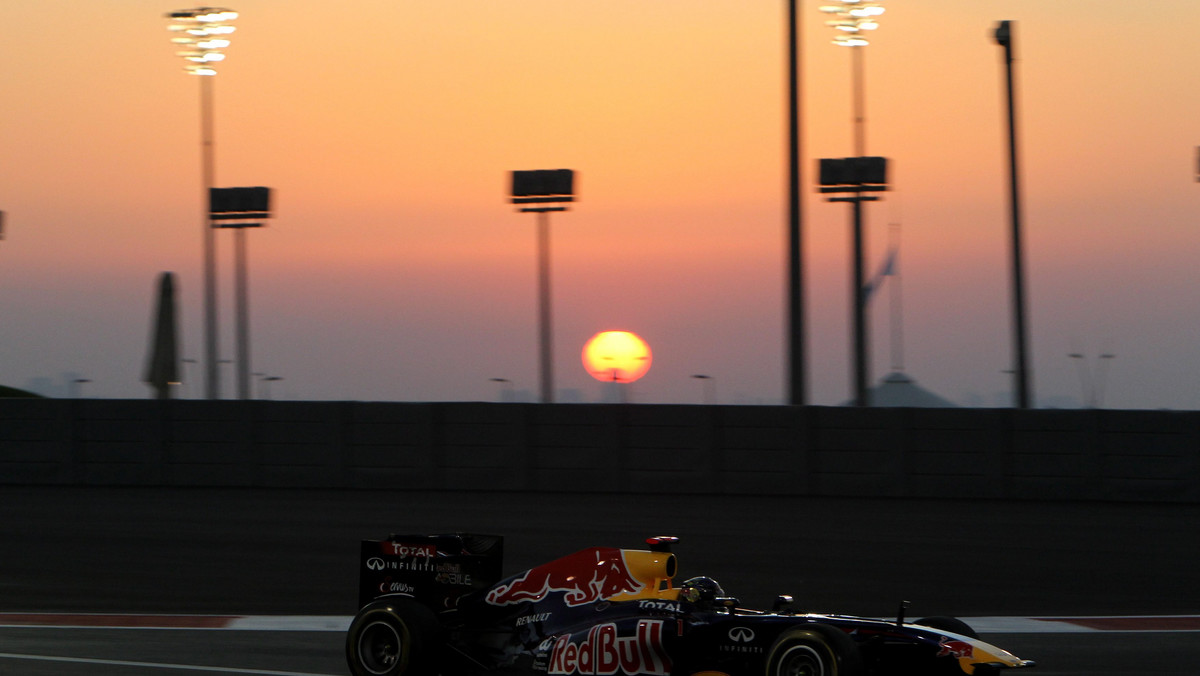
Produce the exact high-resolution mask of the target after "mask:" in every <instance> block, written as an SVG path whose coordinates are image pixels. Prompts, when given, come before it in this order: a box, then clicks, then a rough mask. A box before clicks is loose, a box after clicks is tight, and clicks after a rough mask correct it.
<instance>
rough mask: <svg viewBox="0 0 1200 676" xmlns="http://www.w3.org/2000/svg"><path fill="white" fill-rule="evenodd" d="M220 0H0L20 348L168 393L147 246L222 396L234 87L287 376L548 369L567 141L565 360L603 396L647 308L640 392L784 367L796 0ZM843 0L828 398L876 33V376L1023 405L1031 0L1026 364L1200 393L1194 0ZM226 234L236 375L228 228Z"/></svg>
mask: <svg viewBox="0 0 1200 676" xmlns="http://www.w3.org/2000/svg"><path fill="white" fill-rule="evenodd" d="M198 4H199V3H198ZM217 4H219V5H221V6H225V5H227V4H228V5H229V10H230V11H236V12H237V18H236V20H235V21H234V22H233V23H232V24H231V25H236V26H237V31H236V32H235V33H233V34H232V37H230V36H228V35H218V36H204V37H207V38H213V37H215V38H216V39H219V40H225V39H228V40H229V41H230V43H231V44H229V45H227V46H226V45H224V43H223V42H217V43H213V42H211V41H210V40H204V41H203V42H205V45H206V46H205V47H200V46H199V45H198V44H197V45H194V47H195V49H200V50H202V49H206V48H211V49H219V51H220V52H221V53H222V54H224V56H225V58H224V59H223V60H221V61H219V62H215V63H207V64H198V65H201V66H204V65H208V66H215V68H216V70H217V71H219V72H218V73H217V74H216V75H214V76H204V77H193V76H191V75H189V74H188V73H187V72H184V70H183V69H182V68H181V67H182V66H184V65H185V64H192V63H193V62H190V61H184V60H181V58H180V56H178V55H177V52H179V51H188V50H184V49H183V48H181V47H180V46H179V45H177V44H173V43H172V42H171V38H172V37H181V36H180V35H178V33H179V32H178V31H175V32H172V31H168V30H167V26H168V25H170V24H171V23H172V22H171V21H170V20H168V19H167V18H166V15H167V14H169V13H171V12H178V11H180V10H181V9H182V8H184V7H186V6H187V5H186V3H185V4H180V3H179V2H178V0H138V1H137V2H131V1H124V2H95V1H93V2H87V1H85V0H38V1H37V2H0V22H2V23H3V25H4V26H6V31H5V36H4V43H3V45H2V46H0V51H3V52H4V54H5V56H6V57H7V58H6V64H7V67H6V68H4V69H0V97H2V100H3V101H4V105H3V106H0V158H2V161H0V211H3V212H5V215H6V216H5V226H4V238H3V239H2V240H0V317H2V318H3V324H2V326H3V328H2V329H0V336H2V337H3V341H2V342H0V345H2V348H0V384H2V385H8V386H14V387H18V388H23V389H33V390H35V391H37V390H38V388H39V387H42V386H41V385H38V386H37V387H31V383H32V382H35V381H37V382H42V381H46V382H48V383H49V385H48V386H47V387H42V391H44V392H46V393H48V394H55V393H56V391H55V390H54V386H57V394H58V396H65V393H66V392H67V388H65V387H64V383H66V382H70V381H71V380H73V379H77V378H83V379H87V380H88V381H90V382H89V383H88V384H87V385H86V387H85V388H84V390H83V391H84V393H85V394H86V395H88V396H94V397H98V398H139V397H143V396H146V395H147V394H148V392H147V388H146V386H145V385H144V384H143V383H142V382H141V381H140V375H141V371H142V368H143V364H144V362H145V359H146V352H147V338H148V335H149V332H150V324H151V321H150V315H151V310H152V307H153V298H154V292H155V291H154V289H155V280H156V279H157V277H158V275H159V274H161V273H162V272H165V271H171V272H174V273H175V275H176V280H177V290H178V291H177V292H178V295H179V311H180V332H181V340H182V344H181V348H180V350H181V356H182V357H184V358H185V359H190V360H193V361H191V362H188V363H187V364H185V367H184V369H183V376H184V384H183V385H182V386H181V388H180V390H179V394H180V396H182V397H186V398H192V397H196V396H199V395H200V393H201V390H202V387H201V383H200V375H201V374H202V373H203V369H202V365H201V364H198V363H196V361H197V360H203V357H204V354H203V352H204V347H205V340H204V338H205V332H204V328H205V322H204V314H203V307H204V296H203V290H204V283H203V280H204V272H203V267H202V255H201V254H202V233H201V227H200V224H201V214H202V211H203V209H202V200H203V199H204V197H203V193H202V183H203V181H202V176H201V174H202V169H201V143H200V141H201V127H202V125H201V114H200V110H201V106H200V103H201V98H202V95H201V93H202V87H204V86H211V88H212V97H213V98H212V108H213V113H214V119H213V122H214V132H215V143H214V145H213V147H212V150H213V153H214V165H215V184H216V186H217V187H231V186H269V187H270V188H271V189H272V199H273V202H274V204H273V213H274V218H273V219H272V220H271V222H270V223H269V224H268V225H267V226H266V227H263V228H261V229H259V230H258V231H256V232H255V233H254V235H253V236H252V237H250V238H248V239H249V243H248V248H249V251H248V261H249V295H250V299H249V308H250V326H251V336H250V341H251V343H252V349H251V354H252V355H253V364H251V367H252V371H253V372H254V373H264V374H267V376H270V377H282V378H283V380H280V381H275V383H274V384H273V385H272V393H273V395H274V396H275V397H276V398H279V399H312V400H326V399H338V400H343V399H348V400H386V401H458V400H464V401H475V400H482V399H486V398H489V397H492V396H493V395H494V383H492V382H491V381H490V380H489V379H490V378H493V377H503V378H505V379H507V380H509V381H511V383H512V388H513V390H514V391H516V392H518V393H519V392H521V391H523V390H525V391H530V392H532V391H534V390H536V389H537V388H536V386H535V383H536V382H537V379H538V373H539V365H538V357H539V352H538V348H537V345H538V320H537V311H538V308H537V304H536V298H537V296H536V289H537V284H536V274H537V267H536V260H537V258H536V241H537V240H536V237H535V229H534V219H533V218H531V217H529V216H528V215H527V214H521V213H519V212H518V211H517V210H516V209H514V208H513V205H512V204H511V203H510V201H509V195H508V192H507V191H508V190H509V185H508V183H509V179H510V172H511V171H513V170H519V169H529V168H554V167H570V168H572V169H574V170H576V171H577V172H579V179H580V184H579V186H578V193H579V194H578V199H577V201H576V202H573V203H572V204H571V207H570V212H569V213H565V214H561V215H555V217H554V218H553V225H552V226H551V240H552V241H551V249H552V255H551V260H552V268H553V270H552V279H553V335H554V338H555V340H554V345H555V349H554V350H553V355H552V356H553V360H554V373H555V374H556V379H555V387H556V388H558V389H559V390H562V391H564V392H565V393H566V394H570V395H572V396H575V397H576V400H580V401H584V402H589V401H595V400H596V398H597V397H601V396H606V394H607V391H608V390H611V389H613V388H606V387H602V386H598V385H597V384H596V383H595V382H594V381H593V380H592V376H590V375H589V374H588V372H586V371H585V370H583V369H580V368H579V366H578V363H579V362H578V361H576V360H577V359H578V354H579V352H578V350H579V348H580V346H581V345H582V344H583V343H584V342H585V341H586V340H587V339H588V338H589V337H590V336H592V335H593V334H594V333H595V332H596V331H597V330H598V327H609V326H625V327H637V329H638V331H639V332H640V333H642V335H645V336H652V337H653V341H654V350H655V352H657V353H658V354H659V355H660V356H661V357H663V358H662V359H660V360H659V362H658V364H657V365H656V366H655V372H654V373H653V374H651V376H650V377H645V378H643V379H642V380H641V381H640V382H639V383H638V384H637V385H636V388H637V399H638V402H639V403H680V402H694V401H695V399H696V381H694V380H693V379H692V378H691V375H692V374H695V373H707V374H712V375H713V376H714V377H715V378H719V382H720V383H721V399H722V401H723V402H728V403H731V404H779V403H782V402H783V400H784V393H785V387H784V382H783V381H784V378H783V375H784V374H785V373H786V372H787V363H788V361H787V360H788V355H787V353H786V350H785V342H784V337H785V328H784V327H785V324H786V314H787V313H786V307H787V305H786V297H785V296H786V288H787V287H786V280H787V269H786V267H787V258H788V256H787V254H788V251H787V239H786V228H787V213H788V200H787V192H786V179H787V175H788V166H787V165H788V155H787V149H786V137H787V112H788V109H787V106H786V103H787V101H786V98H787V97H786V87H787V70H786V69H785V64H786V40H785V38H786V31H785V28H786V25H785V24H786V14H787V12H786V3H785V2H784V1H783V0H605V2H602V3H588V2H563V0H514V1H511V2H486V1H481V0H435V1H432V2H431V1H430V0H355V1H354V2H350V3H341V4H337V5H336V6H335V5H331V4H330V3H328V2H316V1H315V0H228V3H226V2H221V3H217ZM843 4H845V3H842V2H839V1H836V0H800V2H798V3H797V5H798V9H799V11H800V15H801V21H802V25H801V30H800V37H801V45H800V52H801V57H802V58H801V61H802V89H803V97H802V105H801V106H800V108H801V111H802V113H803V137H804V147H803V149H802V153H801V154H802V157H803V167H802V168H803V171H804V172H805V176H804V177H803V181H802V183H803V184H802V190H803V209H802V211H803V216H804V219H803V233H804V234H803V245H804V253H803V256H804V275H803V277H804V280H805V285H806V294H805V296H806V299H807V307H806V315H807V329H806V331H807V333H808V335H807V347H808V362H809V364H808V365H809V379H810V385H809V389H810V398H809V402H810V403H812V404H816V405H838V404H840V403H841V402H844V401H846V400H847V398H848V396H849V394H850V389H851V378H850V371H851V369H850V360H851V358H850V352H851V347H852V341H851V331H850V317H851V312H850V306H851V302H852V299H851V297H850V286H849V278H850V275H851V273H850V263H851V256H850V253H851V228H850V223H849V211H848V209H847V208H846V206H845V205H839V204H830V203H828V202H826V201H825V196H823V195H821V194H818V193H817V191H816V186H815V184H814V178H815V177H814V173H815V172H814V169H815V167H816V163H817V160H818V159H820V158H836V157H847V156H850V155H851V154H853V153H854V152H855V150H854V148H855V134H854V130H855V115H854V102H855V97H854V89H853V87H852V82H853V81H854V78H853V77H852V76H853V74H854V72H855V68H854V63H855V61H854V54H855V53H857V54H858V56H859V57H861V65H862V77H863V94H864V105H865V111H864V112H865V120H864V122H863V125H862V127H863V129H864V136H865V146H866V148H865V150H866V154H868V155H878V156H883V157H887V158H888V159H889V165H888V166H889V180H890V182H891V189H890V190H889V191H887V192H886V193H881V194H879V195H878V196H879V197H880V198H881V199H880V201H878V202H872V203H870V204H869V205H866V207H865V209H864V211H865V216H864V232H865V236H866V244H865V249H866V250H865V255H864V258H865V260H866V263H867V268H868V270H869V271H872V272H873V271H874V270H876V269H877V267H878V265H879V264H880V262H881V260H882V258H883V255H884V253H885V251H886V249H887V246H888V233H889V231H890V229H891V228H890V225H891V224H892V223H897V224H899V229H900V232H901V234H900V242H901V244H900V255H899V261H900V264H899V270H900V271H901V272H900V274H901V275H902V276H903V280H902V284H901V283H900V282H901V280H900V279H899V278H888V281H887V282H885V284H884V286H885V287H888V286H889V285H891V286H892V288H896V287H901V288H902V298H900V297H897V298H895V299H893V297H892V294H891V293H890V289H888V288H884V289H883V291H882V292H881V293H878V294H875V295H874V296H873V298H872V300H871V304H870V306H869V307H868V313H869V315H870V317H869V320H870V321H869V326H870V329H871V334H870V336H869V352H870V358H871V361H872V369H871V371H872V372H871V378H870V380H871V381H873V382H874V381H878V380H879V379H880V378H882V377H883V376H884V375H886V373H887V372H888V370H889V366H890V365H891V362H892V346H893V345H897V346H902V347H903V350H902V352H903V354H902V355H900V356H901V357H902V361H903V366H904V368H905V370H906V372H908V373H910V374H911V375H912V376H913V377H914V378H915V379H916V380H918V381H919V382H921V383H922V386H924V387H927V388H928V389H930V390H932V391H934V392H936V393H938V394H940V395H942V396H945V397H946V398H948V399H950V400H953V401H955V402H957V403H960V404H963V405H970V406H997V405H999V406H1008V405H1009V404H1010V402H1011V397H1010V394H1011V389H1012V388H1011V386H1012V378H1011V376H1010V375H1009V374H1007V373H1006V372H1007V371H1009V370H1011V368H1012V364H1011V362H1012V349H1011V343H1012V340H1011V328H1010V313H1009V309H1010V298H1009V257H1008V238H1007V234H1008V223H1009V219H1008V212H1007V199H1008V192H1007V166H1006V158H1007V153H1006V151H1007V147H1006V132H1005V112H1006V111H1005V109H1004V108H1005V98H1004V95H1003V89H1002V86H1003V63H1002V53H1001V50H1000V49H999V47H998V46H997V45H996V43H995V41H994V40H993V38H992V35H991V31H992V30H993V29H994V26H995V24H996V22H997V21H1000V20H1011V21H1013V22H1014V23H1013V26H1014V27H1015V33H1014V35H1015V47H1016V54H1015V58H1016V60H1015V66H1016V84H1017V87H1018V93H1017V97H1016V101H1017V105H1018V111H1017V112H1018V116H1019V117H1018V120H1019V136H1020V142H1021V147H1020V150H1021V155H1020V157H1021V165H1022V175H1021V181H1022V188H1023V190H1022V196H1023V200H1024V207H1023V210H1024V214H1023V227H1024V247H1025V254H1026V259H1025V264H1026V267H1025V269H1026V271H1027V275H1028V279H1027V291H1028V299H1027V302H1028V306H1029V328H1030V333H1031V336H1030V338H1031V340H1030V343H1031V344H1030V348H1031V357H1032V362H1033V363H1032V370H1033V372H1034V376H1033V382H1034V394H1035V397H1036V398H1037V399H1038V400H1039V401H1040V402H1041V403H1040V404H1039V405H1041V406H1059V407H1073V406H1079V405H1081V402H1082V401H1083V399H1082V398H1081V390H1082V389H1083V388H1082V387H1081V383H1080V380H1081V378H1080V375H1079V368H1078V367H1079V366H1080V364H1081V363H1085V362H1081V360H1078V359H1072V358H1070V357H1068V354H1075V353H1078V354H1083V355H1090V356H1091V358H1092V362H1086V363H1093V362H1094V361H1095V358H1096V355H1100V354H1113V355H1116V357H1115V358H1114V359H1109V360H1105V362H1104V368H1105V369H1106V377H1105V382H1106V383H1107V385H1106V387H1107V389H1108V392H1107V393H1106V395H1105V397H1104V401H1105V402H1106V405H1107V406H1110V407H1114V408H1200V388H1196V387H1195V386H1194V383H1196V382H1200V359H1198V358H1197V357H1196V356H1195V349H1194V343H1195V341H1194V340H1193V338H1194V337H1195V336H1196V335H1200V328H1198V327H1197V323H1198V321H1200V320H1197V318H1198V317H1200V294H1197V293H1196V292H1195V279H1194V278H1195V267H1196V265H1195V261H1196V260H1197V259H1200V228H1197V227H1196V225H1195V224H1196V221H1197V217H1198V215H1200V184H1197V183H1196V180H1195V179H1196V176H1195V174H1196V171H1195V168H1196V167H1195V157H1196V146H1197V145H1200V88H1197V87H1194V86H1191V84H1190V83H1193V82H1196V81H1198V80H1200V47H1198V46H1197V41H1196V40H1195V39H1194V36H1193V33H1194V30H1193V29H1194V28H1195V27H1196V26H1197V25H1200V2H1197V0H1161V2H1158V3H1155V5H1154V7H1155V9H1154V11H1147V9H1146V6H1144V3H1130V2H1090V3H1087V8H1086V11H1083V10H1081V9H1080V7H1079V6H1077V5H1081V4H1082V3H1061V2H1060V3H1047V2H1044V1H1043V0H1005V2H1003V3H999V2H977V1H973V0H921V1H920V2H915V1H911V0H909V1H904V2H901V1H892V0H881V1H880V2H878V3H865V4H867V5H879V6H880V7H884V6H885V7H886V8H887V11H886V13H885V14H883V15H882V16H881V17H868V18H875V19H878V23H879V28H878V30H867V31H865V32H866V33H869V38H870V44H869V45H866V46H864V47H855V48H853V49H844V48H842V47H839V46H837V45H834V44H830V43H831V40H832V39H833V38H835V37H836V35H837V34H838V33H839V32H844V31H841V30H834V29H832V28H831V27H830V26H827V25H826V23H825V22H826V21H827V20H829V19H830V18H831V15H830V13H825V12H822V11H821V9H820V8H821V7H822V6H833V5H843ZM1163 16H1170V17H1171V19H1170V21H1169V22H1165V23H1164V22H1163V20H1162V17H1163ZM175 23H178V22H175ZM1067 25H1069V26H1070V39H1064V33H1063V27H1064V26H1067ZM197 37H199V36H197ZM1147 44H1153V45H1154V47H1153V48H1152V49H1148V48H1146V45H1147ZM189 50H190V47H189ZM314 50H315V51H314ZM98 55H103V56H102V58H101V59H100V62H98V61H97V58H98ZM185 58H186V57H185ZM204 83H207V85H205V84H204ZM216 240H217V243H216V257H217V279H218V287H219V294H218V296H219V297H218V303H217V312H218V314H219V318H220V327H219V333H220V339H219V342H220V354H219V357H220V362H221V363H222V364H223V365H222V366H221V367H220V368H221V369H222V370H223V375H222V376H221V377H222V380H223V383H222V385H223V388H222V389H223V396H224V397H226V398H227V397H229V396H231V395H232V394H233V388H232V384H233V380H232V376H233V373H234V367H233V366H230V365H229V364H228V363H225V361H226V360H229V359H233V358H235V350H234V346H235V344H236V336H235V335H234V330H233V329H234V326H235V321H234V319H235V317H234V308H235V303H234V287H235V285H234V277H233V271H234V252H235V247H234V244H235V239H234V237H233V234H232V233H231V232H218V233H217V234H216ZM901 309H902V316H901V317H900V320H899V323H900V328H901V329H902V331H893V330H892V322H893V316H894V315H897V314H901V312H900V311H901ZM893 310H895V312H893ZM668 355H669V359H667V358H666V357H667V356H668ZM1093 367H1094V368H1097V369H1098V368H1099V364H1093ZM567 391H570V392H567ZM514 396H516V395H514ZM529 400H532V397H531V398H530V399H529ZM567 400H569V399H567V398H566V397H565V396H564V398H563V401H567ZM572 401H573V400H572Z"/></svg>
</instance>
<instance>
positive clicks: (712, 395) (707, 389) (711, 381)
mask: <svg viewBox="0 0 1200 676" xmlns="http://www.w3.org/2000/svg"><path fill="white" fill-rule="evenodd" d="M692 377H693V378H695V379H696V380H699V381H701V382H702V383H704V403H706V404H710V405H711V404H715V403H717V380H716V378H713V377H712V376H710V375H705V374H703V373H697V374H696V375H694V376H692Z"/></svg>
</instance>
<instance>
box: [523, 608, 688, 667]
mask: <svg viewBox="0 0 1200 676" xmlns="http://www.w3.org/2000/svg"><path fill="white" fill-rule="evenodd" d="M547 673H549V674H553V675H555V676H560V675H561V676H572V674H580V676H608V675H609V674H616V673H624V674H653V675H655V676H667V674H670V673H671V658H670V657H669V656H668V655H667V651H666V649H665V648H664V647H663V623H662V620H642V621H640V622H638V625H637V633H636V634H635V635H633V636H620V635H618V634H617V625H615V624H612V623H609V624H600V625H596V626H595V627H592V629H591V631H589V632H588V633H587V637H586V638H584V639H583V641H582V642H580V643H575V642H573V641H571V637H570V636H560V637H558V639H556V640H555V641H554V648H553V650H552V651H551V653H550V666H549V668H548V669H547Z"/></svg>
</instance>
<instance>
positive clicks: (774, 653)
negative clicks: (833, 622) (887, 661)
mask: <svg viewBox="0 0 1200 676" xmlns="http://www.w3.org/2000/svg"><path fill="white" fill-rule="evenodd" d="M863 672H864V668H863V660H862V655H860V654H859V652H858V646H857V645H855V644H854V639H852V638H850V637H849V636H848V635H847V634H846V632H844V631H842V630H841V629H838V628H837V627H831V626H829V625H827V624H804V625H799V626H796V627H794V628H792V629H788V630H787V631H785V632H783V633H782V634H780V636H779V638H777V639H775V644H774V645H773V646H771V651H770V652H769V653H768V654H767V673H766V676H862V674H863Z"/></svg>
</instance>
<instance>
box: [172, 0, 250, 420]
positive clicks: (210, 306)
mask: <svg viewBox="0 0 1200 676" xmlns="http://www.w3.org/2000/svg"><path fill="white" fill-rule="evenodd" d="M237 16H238V15H237V12H234V11H231V10H228V9H221V8H219V7H198V8H196V9H183V10H178V11H175V12H170V13H168V14H167V18H168V19H170V20H171V24H170V25H169V26H168V27H167V28H168V30H170V31H171V33H172V34H173V37H172V38H171V42H173V43H175V44H176V45H177V46H179V47H180V51H179V52H177V54H178V55H179V56H181V57H183V59H184V60H185V61H186V62H187V63H186V65H185V66H184V70H186V71H187V72H188V73H190V74H192V75H199V76H200V165H201V184H202V187H203V195H204V200H203V202H202V203H203V204H205V206H206V207H207V202H208V191H209V190H210V189H211V188H212V187H213V184H214V183H215V181H216V177H215V168H214V147H213V145H214V143H213V86H212V77H213V76H214V75H216V74H217V71H216V69H215V68H214V67H213V65H214V64H216V63H218V62H220V61H223V60H224V59H225V55H224V54H223V53H222V52H221V50H222V49H225V48H226V47H228V46H229V34H230V33H232V32H233V31H234V30H235V29H234V27H233V26H231V25H229V24H230V22H231V21H233V20H234V19H236V18H237ZM201 227H202V228H203V240H204V355H205V360H204V367H205V380H204V394H205V397H206V398H208V399H218V398H220V396H221V385H220V369H219V367H218V362H219V360H220V356H219V354H218V351H217V262H216V234H215V233H214V232H213V228H212V222H211V221H210V220H209V218H208V210H207V208H205V210H204V217H203V221H202V223H201Z"/></svg>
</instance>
